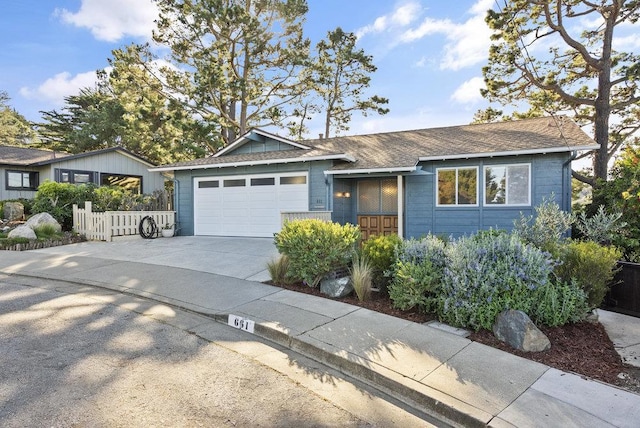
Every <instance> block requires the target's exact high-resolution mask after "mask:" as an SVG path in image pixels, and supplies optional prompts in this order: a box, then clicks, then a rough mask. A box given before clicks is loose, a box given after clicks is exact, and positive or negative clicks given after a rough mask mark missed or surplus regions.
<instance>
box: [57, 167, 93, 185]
mask: <svg viewBox="0 0 640 428" xmlns="http://www.w3.org/2000/svg"><path fill="white" fill-rule="evenodd" d="M56 171H57V177H58V182H59V183H72V184H86V183H95V180H94V176H95V174H96V173H95V172H93V171H78V170H74V169H58V170H56Z"/></svg>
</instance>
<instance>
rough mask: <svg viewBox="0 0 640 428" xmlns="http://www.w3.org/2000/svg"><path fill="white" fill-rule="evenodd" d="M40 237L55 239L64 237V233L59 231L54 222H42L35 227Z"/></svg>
mask: <svg viewBox="0 0 640 428" xmlns="http://www.w3.org/2000/svg"><path fill="white" fill-rule="evenodd" d="M33 231H34V232H35V234H36V236H37V237H38V239H53V238H59V237H62V233H61V232H58V230H57V229H56V227H55V226H54V225H52V224H41V225H39V226H37V227H35V228H34V229H33Z"/></svg>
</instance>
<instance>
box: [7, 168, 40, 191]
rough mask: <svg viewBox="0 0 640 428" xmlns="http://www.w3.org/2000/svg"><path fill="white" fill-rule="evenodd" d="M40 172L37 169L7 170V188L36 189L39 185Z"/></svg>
mask: <svg viewBox="0 0 640 428" xmlns="http://www.w3.org/2000/svg"><path fill="white" fill-rule="evenodd" d="M39 184H40V183H39V174H38V173H37V172H35V171H7V172H6V188H7V190H36V189H37V188H38V185H39Z"/></svg>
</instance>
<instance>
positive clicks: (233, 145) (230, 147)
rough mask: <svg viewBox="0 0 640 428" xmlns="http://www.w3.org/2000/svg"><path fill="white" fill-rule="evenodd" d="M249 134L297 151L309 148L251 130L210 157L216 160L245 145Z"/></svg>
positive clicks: (266, 133) (257, 130)
mask: <svg viewBox="0 0 640 428" xmlns="http://www.w3.org/2000/svg"><path fill="white" fill-rule="evenodd" d="M251 134H259V135H262V136H263V137H268V138H271V139H273V140H277V141H280V142H281V143H285V144H288V145H290V146H294V147H297V148H299V149H305V150H309V149H310V147H309V146H305V145H303V144H300V143H296V142H294V141H291V140H287V139H286V138H283V137H280V136H279V135H276V134H271V133H269V132H266V131H263V130H261V129H252V130H251V131H249V132H245V133H244V134H243V135H242V136H240V137H238V138H237V139H236V140H235V141H234V142H233V143H231V144H229V145H228V146H227V147H225V148H223V149H222V150H220V151H218V152H216V153H214V154H213V156H212V157H214V158H217V157H219V156H220V155H223V154H225V153H227V152H229V151H231V150H233V149H235V148H236V147H239V146H241V145H243V144H246V141H245V140H248V138H247V136H248V135H251Z"/></svg>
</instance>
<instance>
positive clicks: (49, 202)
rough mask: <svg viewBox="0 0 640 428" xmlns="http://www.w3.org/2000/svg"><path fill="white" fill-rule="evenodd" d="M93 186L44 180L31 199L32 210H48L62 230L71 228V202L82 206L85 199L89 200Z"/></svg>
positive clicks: (35, 211) (37, 211) (34, 211)
mask: <svg viewBox="0 0 640 428" xmlns="http://www.w3.org/2000/svg"><path fill="white" fill-rule="evenodd" d="M94 189H95V186H93V185H87V184H81V185H75V184H70V183H56V182H53V181H45V182H44V183H42V184H41V185H40V187H38V191H37V192H36V196H35V197H34V200H33V207H32V211H33V213H34V214H37V213H42V212H48V213H49V214H51V215H52V216H53V217H54V218H55V219H56V220H58V223H60V225H61V226H62V229H63V230H71V229H72V228H73V204H78V206H80V207H83V206H84V202H85V201H90V200H91V197H92V195H93V191H94Z"/></svg>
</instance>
